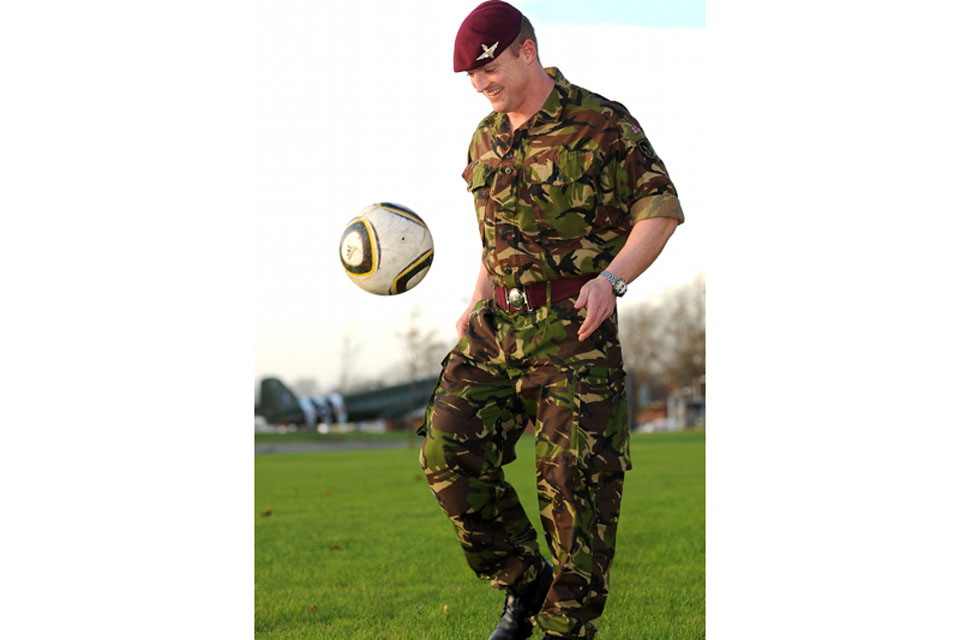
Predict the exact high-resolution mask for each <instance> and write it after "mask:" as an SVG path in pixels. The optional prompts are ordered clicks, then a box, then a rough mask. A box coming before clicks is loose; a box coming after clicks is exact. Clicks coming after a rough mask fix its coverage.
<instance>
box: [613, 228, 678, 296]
mask: <svg viewBox="0 0 960 640" xmlns="http://www.w3.org/2000/svg"><path fill="white" fill-rule="evenodd" d="M676 228H677V221H676V220H674V219H672V218H648V219H646V220H641V221H640V222H638V223H636V224H635V225H633V229H631V230H630V235H629V236H627V242H626V244H625V245H623V249H621V250H620V252H619V253H618V254H617V255H616V257H615V258H614V259H613V262H611V263H610V266H609V267H607V271H609V272H611V273H613V274H616V275H618V276H620V277H621V278H623V279H624V280H626V281H627V282H633V281H634V280H636V278H637V277H638V276H639V275H640V274H641V273H643V272H644V271H646V270H647V267H649V266H650V265H651V264H653V261H654V260H656V259H657V256H659V255H660V252H661V251H663V247H664V246H665V245H666V244H667V240H669V239H670V236H671V235H673V230H674V229H676Z"/></svg>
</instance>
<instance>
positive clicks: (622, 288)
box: [600, 271, 627, 298]
mask: <svg viewBox="0 0 960 640" xmlns="http://www.w3.org/2000/svg"><path fill="white" fill-rule="evenodd" d="M600 275H601V276H603V277H604V278H606V279H607V280H609V281H610V284H611V285H613V295H615V296H617V297H618V298H622V297H623V294H625V293H626V292H627V281H626V280H624V279H623V278H621V277H620V276H615V275H613V274H612V273H610V272H609V271H601V272H600Z"/></svg>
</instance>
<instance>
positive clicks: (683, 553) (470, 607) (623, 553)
mask: <svg viewBox="0 0 960 640" xmlns="http://www.w3.org/2000/svg"><path fill="white" fill-rule="evenodd" d="M418 440H419V439H418ZM704 445H705V438H704V433H703V432H692V433H674V434H649V435H635V436H634V437H633V440H632V442H631V447H632V454H633V461H634V468H633V470H632V471H630V472H628V473H627V479H626V485H625V488H624V496H623V507H622V513H621V520H620V530H619V534H618V540H617V555H616V558H615V559H614V562H613V568H612V570H611V576H610V583H611V594H610V598H609V600H608V602H607V609H606V611H605V612H604V615H603V617H602V618H601V619H600V622H599V625H598V627H599V633H598V635H597V637H598V640H599V639H601V638H602V639H603V640H637V639H646V638H651V639H652V638H664V639H666V638H676V639H687V638H703V637H704V636H705V622H704V617H705V604H704V553H705V541H704ZM517 453H518V459H517V461H516V462H514V463H512V464H510V465H508V466H507V467H506V470H507V476H508V478H509V480H510V482H511V483H513V485H514V486H515V487H516V488H517V491H518V492H519V493H520V497H521V500H522V502H523V504H524V506H525V507H526V509H527V515H528V516H532V517H531V521H532V522H534V524H535V525H536V526H537V529H538V531H540V543H541V551H543V552H544V553H546V544H545V543H544V542H543V533H542V529H540V526H539V524H540V523H539V518H538V517H537V511H536V505H537V502H536V488H535V483H534V473H533V441H532V439H531V438H530V437H528V436H525V437H524V438H523V439H521V442H520V445H519V446H518V451H517ZM417 455H418V450H417V449H416V448H401V449H378V450H364V451H337V452H326V453H302V454H272V455H261V456H257V457H256V459H255V465H256V478H255V483H256V496H255V506H256V530H255V533H256V543H255V546H256V550H255V577H256V594H255V609H256V610H255V624H256V637H257V638H264V639H267V638H270V639H273V638H277V639H279V638H283V639H291V640H292V639H294V638H304V639H307V638H310V639H321V638H322V639H329V640H334V639H335V640H352V639H354V638H356V639H371V640H372V639H377V640H472V639H477V640H485V639H486V638H487V636H488V635H489V634H490V632H491V631H492V630H493V627H495V626H496V623H497V620H498V619H499V615H500V608H501V606H502V603H503V594H502V592H498V591H494V590H493V589H491V588H490V587H489V586H487V584H486V583H485V582H483V581H481V580H478V579H477V578H476V577H475V576H474V575H473V573H472V572H471V571H470V570H469V569H468V568H467V565H466V562H465V561H464V559H463V553H462V551H461V550H460V546H459V544H458V543H457V539H456V536H455V535H454V531H453V527H452V526H451V525H450V523H449V522H448V521H447V519H446V517H445V516H444V515H443V513H442V512H441V510H440V508H439V507H438V506H437V504H436V501H435V500H434V497H433V494H432V493H431V492H430V490H429V488H428V487H427V484H426V481H425V480H424V478H423V474H422V472H421V471H420V467H419V465H418V464H417ZM268 510H269V512H270V513H269V515H264V514H265V512H267V511H268ZM539 636H540V634H539V632H537V633H535V634H534V636H533V638H534V639H539Z"/></svg>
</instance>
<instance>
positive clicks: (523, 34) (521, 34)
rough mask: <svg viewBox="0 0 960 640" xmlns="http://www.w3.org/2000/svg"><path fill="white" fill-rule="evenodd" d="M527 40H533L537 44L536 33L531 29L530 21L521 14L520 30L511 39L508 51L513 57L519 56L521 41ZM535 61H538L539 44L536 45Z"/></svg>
mask: <svg viewBox="0 0 960 640" xmlns="http://www.w3.org/2000/svg"><path fill="white" fill-rule="evenodd" d="M527 40H533V44H537V34H536V33H534V31H533V25H532V24H530V21H529V20H528V19H527V16H521V18H520V31H518V32H517V37H516V38H514V39H513V42H511V43H510V53H512V54H513V57H514V58H519V57H520V47H522V46H523V43H524V42H526V41H527ZM537 62H540V46H539V45H537Z"/></svg>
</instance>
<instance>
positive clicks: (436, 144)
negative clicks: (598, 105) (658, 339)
mask: <svg viewBox="0 0 960 640" xmlns="http://www.w3.org/2000/svg"><path fill="white" fill-rule="evenodd" d="M475 4H476V3H475V2H474V1H473V0H469V1H468V2H460V1H458V2H449V1H444V2H439V1H437V2H420V3H379V2H376V3H371V2H363V1H361V2H354V3H350V5H349V7H348V8H347V7H346V6H345V5H327V4H320V3H315V4H307V3H278V4H271V5H270V8H271V10H270V12H269V13H268V14H267V15H266V22H265V28H264V34H265V39H266V40H265V44H264V51H265V59H266V65H265V68H266V74H267V79H266V84H267V86H268V87H269V91H268V92H267V94H266V96H265V101H266V102H265V110H264V113H265V127H266V134H265V136H264V139H263V149H264V155H263V157H262V161H263V176H264V190H263V191H264V200H263V202H262V203H261V206H260V207H259V221H258V224H257V229H256V231H257V240H256V242H257V254H256V261H257V269H256V278H257V280H256V283H255V284H256V295H257V301H258V303H257V311H256V313H257V323H256V337H255V376H256V377H257V378H260V377H262V376H264V375H276V376H279V377H281V378H282V379H285V380H287V381H292V380H294V379H297V378H301V377H314V378H316V379H317V380H318V381H320V383H321V385H323V386H324V387H329V385H330V384H331V383H333V382H334V381H335V380H336V379H337V378H338V376H339V373H340V367H341V358H342V345H343V341H344V337H345V336H348V337H349V339H350V340H351V342H352V343H353V344H354V345H356V349H357V350H356V351H355V354H354V355H355V360H354V361H353V362H352V363H351V368H352V369H353V371H354V372H361V371H362V375H364V377H375V376H376V375H377V374H379V373H380V372H383V371H386V370H387V369H389V368H390V366H391V365H393V364H395V363H397V362H399V361H400V359H401V358H402V357H403V352H402V350H401V346H400V342H399V340H398V338H397V337H396V335H395V332H396V331H397V330H398V329H402V328H403V327H405V326H406V324H407V321H408V318H409V315H410V313H411V310H412V309H413V308H414V307H415V306H419V308H420V309H421V311H422V315H421V318H422V324H423V326H424V328H433V329H435V330H436V331H437V333H438V335H439V336H440V338H441V339H442V340H444V341H445V342H448V343H450V344H451V345H452V343H453V341H454V340H455V332H454V329H453V327H454V322H455V320H456V319H457V318H458V317H459V316H460V314H461V313H462V312H463V309H464V308H465V306H466V304H467V301H468V298H469V296H470V294H471V292H472V289H473V283H474V280H475V278H476V273H477V270H478V269H479V254H480V241H479V234H478V233H477V229H476V222H475V217H474V215H475V214H474V212H473V204H472V199H471V198H470V195H469V193H468V192H467V191H466V189H465V185H464V183H463V181H462V179H461V177H460V174H461V172H462V170H463V167H464V165H465V162H466V161H465V158H466V149H467V143H468V142H469V139H470V136H471V134H472V132H473V130H474V128H475V127H476V124H477V122H478V121H479V120H480V119H481V118H482V117H484V116H485V115H486V114H487V113H489V111H490V108H489V102H488V101H487V100H486V99H485V98H483V97H482V96H480V95H479V94H477V93H476V92H475V91H474V90H473V89H472V87H471V86H470V82H469V79H468V78H467V77H466V75H465V74H462V73H461V74H455V73H453V71H452V68H451V66H452V56H453V40H454V36H455V34H456V30H457V28H458V27H459V24H460V22H461V21H462V20H463V18H464V17H465V16H466V15H467V13H469V11H470V10H471V9H472V8H473V7H474V6H475ZM518 7H519V8H520V9H521V10H523V11H525V12H527V14H528V15H529V16H530V18H531V20H532V21H533V24H534V27H535V29H536V30H537V35H538V40H539V44H540V57H541V61H542V62H543V63H544V65H546V66H557V67H559V68H560V70H561V71H562V72H563V73H564V75H565V76H566V77H567V78H568V79H569V80H570V81H571V82H574V83H576V84H580V85H581V86H584V87H586V88H588V89H590V90H592V91H595V92H597V93H600V94H602V95H604V96H606V97H608V98H611V99H614V100H617V101H619V102H622V103H623V104H625V105H626V106H627V108H628V109H630V111H631V112H632V113H633V115H634V116H635V117H636V118H637V119H638V120H639V121H640V123H641V126H643V127H644V129H645V131H646V133H647V135H648V136H649V138H650V140H651V141H652V143H653V145H654V147H655V148H656V149H657V151H658V153H659V154H660V155H661V157H662V158H663V159H664V161H665V163H666V165H667V168H668V170H669V171H670V174H671V176H672V178H673V179H674V181H675V183H676V185H677V189H678V191H679V195H680V200H681V203H682V205H683V207H684V209H685V212H686V215H687V222H686V223H685V224H684V225H683V226H681V227H680V228H679V229H678V231H677V233H676V234H675V235H674V237H673V239H671V240H670V243H669V244H668V246H667V248H666V250H665V251H664V253H663V254H662V255H661V257H660V258H659V259H658V261H657V262H656V263H655V264H654V266H653V267H652V268H651V269H649V270H648V272H647V273H645V274H644V275H642V276H641V277H640V278H639V279H638V280H637V281H635V282H634V283H633V284H632V285H631V287H630V291H629V293H628V296H627V298H626V299H625V300H624V302H623V303H621V304H622V305H629V304H630V303H634V304H635V303H636V302H637V301H640V300H643V299H645V298H647V297H649V296H651V295H654V294H656V293H657V292H659V291H661V290H663V288H665V287H668V286H670V285H674V284H678V283H683V282H686V281H688V280H690V279H691V278H692V277H693V276H694V275H695V274H697V273H698V272H703V271H705V267H706V264H705V259H704V251H703V248H704V241H705V239H704V238H705V236H704V227H703V225H702V224H701V223H702V221H703V219H704V217H706V216H708V215H709V207H708V205H707V203H706V202H704V197H703V189H702V183H703V180H702V177H703V174H704V172H705V171H706V170H707V169H706V166H705V163H704V160H703V158H704V154H703V146H704V133H705V132H704V130H703V124H702V123H703V119H702V117H701V113H700V111H701V110H702V108H703V104H704V96H703V91H704V89H703V86H704V83H703V66H702V65H703V58H704V55H705V49H704V47H705V30H704V29H703V28H702V27H703V24H704V20H705V16H704V5H703V3H702V2H692V3H691V2H684V3H665V2H610V1H607V2H592V3H583V2H580V3H570V2H550V3H546V2H543V1H541V0H533V1H531V2H520V3H518ZM360 15H362V16H363V21H362V23H361V24H362V25H363V30H362V33H361V34H359V35H358V32H357V29H356V26H357V24H358V22H357V20H358V16H360ZM574 22H575V24H572V23H574ZM644 24H652V25H655V26H643V25H644ZM664 24H666V25H669V26H657V25H664ZM378 201H388V202H396V203H399V204H403V205H405V206H407V207H409V208H411V209H413V210H414V211H416V212H417V213H418V214H420V215H421V216H422V217H423V218H424V220H426V222H427V224H428V225H429V227H430V230H431V232H432V234H433V238H434V244H435V251H436V253H435V258H434V262H433V266H432V267H431V270H430V272H429V274H428V275H427V276H426V278H425V279H424V281H423V282H422V283H421V284H420V285H419V286H418V287H417V288H416V289H414V290H412V291H410V292H408V293H406V294H403V295H400V296H392V297H381V296H375V295H371V294H369V293H367V292H365V291H363V290H361V289H359V288H357V287H356V286H355V285H354V284H352V283H351V282H350V281H349V280H348V279H347V277H346V275H345V274H344V273H343V269H342V267H341V265H340V262H339V254H338V250H337V248H338V242H339V238H340V233H341V232H342V230H343V228H344V226H345V225H346V223H347V221H348V220H349V219H350V218H351V217H352V216H353V215H354V214H355V213H356V212H357V211H359V210H360V209H361V208H363V207H364V206H366V205H367V204H370V203H372V202H378Z"/></svg>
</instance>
